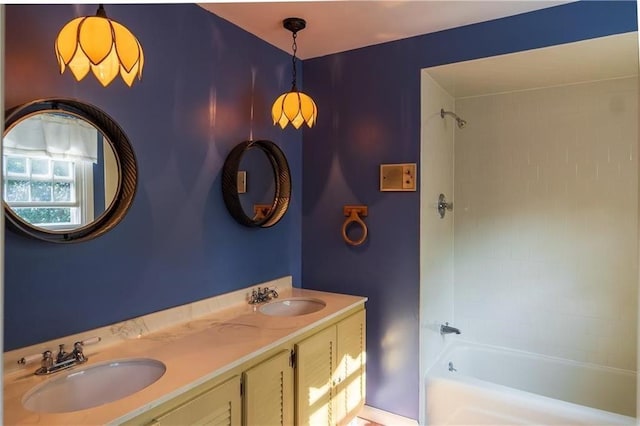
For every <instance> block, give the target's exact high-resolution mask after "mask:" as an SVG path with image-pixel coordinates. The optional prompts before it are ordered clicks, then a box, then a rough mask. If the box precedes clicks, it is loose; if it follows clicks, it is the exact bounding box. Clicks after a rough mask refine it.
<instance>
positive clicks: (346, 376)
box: [125, 306, 365, 426]
mask: <svg viewBox="0 0 640 426" xmlns="http://www.w3.org/2000/svg"><path fill="white" fill-rule="evenodd" d="M327 324H328V325H327ZM327 324H323V325H321V326H319V327H318V328H315V329H311V330H309V331H307V332H305V333H304V334H302V335H300V336H298V337H296V338H292V339H290V340H288V341H286V342H283V343H281V344H280V345H278V346H277V347H275V348H272V349H270V350H268V351H266V352H264V353H261V354H259V355H257V356H256V357H254V358H252V359H250V360H248V361H246V362H245V363H243V364H241V365H239V366H236V367H234V368H232V369H230V370H228V371H226V372H225V373H223V374H222V375H221V376H218V377H216V378H214V379H212V380H210V381H209V382H206V383H203V384H202V385H199V386H198V387H196V388H195V389H192V390H190V391H188V392H186V393H185V394H182V395H180V396H178V397H176V398H174V399H172V400H170V401H168V402H165V403H164V404H161V405H160V406H157V407H154V408H152V409H151V410H149V411H147V412H145V413H143V414H140V415H139V416H137V417H135V418H133V419H131V420H129V421H127V422H125V424H126V425H154V426H159V425H163V426H165V425H172V426H175V425H180V426H186V425H205V424H206V425H214V426H218V425H219V426H222V425H224V426H229V425H233V426H236V425H237V426H241V425H242V426H276V425H282V426H290V425H343V424H346V423H348V422H349V421H350V420H352V419H353V418H354V417H355V415H356V414H357V412H358V411H359V410H360V409H361V408H362V406H363V405H364V396H365V310H364V308H363V307H362V306H360V307H358V308H355V309H354V310H352V311H350V312H348V313H345V314H343V315H341V316H340V317H338V318H337V319H334V320H333V321H332V322H328V323H327Z"/></svg>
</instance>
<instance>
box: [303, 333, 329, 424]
mask: <svg viewBox="0 0 640 426" xmlns="http://www.w3.org/2000/svg"><path fill="white" fill-rule="evenodd" d="M295 351H296V372H295V378H296V425H298V426H302V425H313V426H322V425H332V424H334V421H333V383H332V382H333V380H332V377H333V371H334V370H335V368H336V327H335V326H331V327H329V328H325V329H324V330H322V331H320V332H319V333H317V334H314V335H313V336H311V337H309V338H307V339H305V340H302V341H301V342H299V343H297V344H296V345H295Z"/></svg>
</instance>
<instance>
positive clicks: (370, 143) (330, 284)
mask: <svg viewBox="0 0 640 426" xmlns="http://www.w3.org/2000/svg"><path fill="white" fill-rule="evenodd" d="M636 29H637V22H636V3H635V2H632V1H626V2H611V1H609V2H592V1H587V2H578V3H570V4H567V5H563V6H558V7H554V8H550V9H544V10H541V11H536V12H531V13H527V14H522V15H518V16H514V17H510V18H505V19H500V20H495V21H490V22H485V23H480V24H475V25H470V26H465V27H460V28H456V29H452V30H447V31H441V32H438V33H432V34H428V35H424V36H418V37H413V38H410V39H405V40H401V41H397V42H392V43H386V44H382V45H377V46H372V47H368V48H363V49H358V50H353V51H349V52H344V53H339V54H334V55H329V56H325V57H322V58H317V59H311V60H307V61H305V63H304V73H305V81H306V85H305V91H306V92H307V93H309V94H310V95H311V96H312V97H313V98H314V99H315V101H316V103H317V104H318V108H319V117H318V125H317V127H316V128H314V129H312V130H309V131H305V134H304V147H303V164H304V170H303V179H304V190H303V197H304V198H303V212H302V214H303V217H302V235H303V246H302V247H303V250H302V258H303V265H302V266H303V270H302V276H303V282H304V287H307V288H314V289H319V290H327V291H338V292H346V293H352V294H361V295H366V296H368V297H369V302H368V303H367V309H368V313H367V339H368V340H367V404H368V405H371V406H373V407H377V408H380V409H384V410H388V411H390V412H393V413H397V414H400V415H404V416H407V417H411V418H414V419H415V418H418V407H419V405H418V391H419V389H418V386H419V380H420V378H419V376H418V368H419V362H418V348H419V345H418V337H419V292H420V283H419V235H420V234H419V231H420V230H419V214H420V211H419V201H420V200H419V193H420V192H419V190H418V191H417V192H412V193H388V192H387V193H383V192H379V191H378V187H379V184H378V179H379V165H380V164H381V163H405V162H415V163H418V162H419V158H420V70H421V69H422V68H426V67H430V66H435V65H442V64H446V63H453V62H459V61H465V60H470V59H475V58H481V57H488V56H494V55H498V54H503V53H510V52H516V51H521V50H527V49H533V48H539V47H544V46H549V45H554V44H561V43H568V42H573V41H578V40H583V39H588V38H594V37H600V36H605V35H610V34H615V33H623V32H628V31H634V30H636ZM345 204H366V205H368V206H369V216H368V217H367V219H366V222H367V224H368V227H369V238H368V241H367V242H366V243H365V244H364V245H363V246H360V247H356V248H354V247H350V246H347V245H346V244H345V243H344V242H343V241H342V237H341V234H340V229H341V226H342V223H343V221H344V219H345V218H344V217H343V215H342V206H343V205H345Z"/></svg>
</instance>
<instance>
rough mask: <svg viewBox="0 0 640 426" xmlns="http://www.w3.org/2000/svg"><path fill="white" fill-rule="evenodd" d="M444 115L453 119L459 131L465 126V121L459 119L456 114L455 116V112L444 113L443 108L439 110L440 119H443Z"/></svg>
mask: <svg viewBox="0 0 640 426" xmlns="http://www.w3.org/2000/svg"><path fill="white" fill-rule="evenodd" d="M446 115H450V116H451V117H453V118H454V119H455V120H456V123H457V124H458V128H460V129H462V128H463V127H464V126H465V125H466V124H467V121H466V120H463V119H462V118H460V117H459V116H458V114H456V113H455V112H452V111H445V110H444V108H441V109H440V117H441V118H443V119H444V117H445V116H446Z"/></svg>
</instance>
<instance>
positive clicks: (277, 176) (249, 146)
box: [222, 140, 291, 228]
mask: <svg viewBox="0 0 640 426" xmlns="http://www.w3.org/2000/svg"><path fill="white" fill-rule="evenodd" d="M222 196H223V198H224V203H225V205H226V206H227V210H229V213H231V216H232V217H233V218H234V219H235V220H236V221H237V222H238V223H240V224H242V225H244V226H248V227H260V228H269V227H271V226H273V225H275V224H276V223H278V222H279V221H280V219H282V217H283V216H284V214H285V213H286V212H287V209H288V208H289V201H290V198H291V172H290V170H289V163H287V158H286V157H285V155H284V153H283V152H282V150H281V149H280V148H279V147H278V146H277V145H276V144H275V143H273V142H271V141H268V140H256V141H245V142H242V143H240V144H238V145H236V146H235V147H234V148H233V149H232V150H231V152H230V153H229V155H228V156H227V158H226V160H225V162H224V166H223V168H222Z"/></svg>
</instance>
